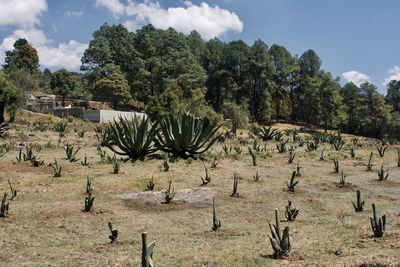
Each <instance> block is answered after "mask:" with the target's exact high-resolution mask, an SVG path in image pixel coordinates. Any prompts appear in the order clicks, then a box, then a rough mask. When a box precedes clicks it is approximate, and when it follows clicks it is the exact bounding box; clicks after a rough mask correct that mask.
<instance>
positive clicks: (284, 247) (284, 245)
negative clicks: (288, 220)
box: [269, 209, 292, 259]
mask: <svg viewBox="0 0 400 267" xmlns="http://www.w3.org/2000/svg"><path fill="white" fill-rule="evenodd" d="M269 229H270V230H271V235H269V241H270V242H271V246H272V249H273V250H274V255H273V256H274V258H276V259H278V258H281V257H283V256H287V255H288V254H289V252H290V250H291V248H292V246H291V244H290V237H289V226H286V227H285V229H284V230H283V235H282V233H281V229H280V227H279V218H278V210H277V209H275V225H273V224H271V223H269Z"/></svg>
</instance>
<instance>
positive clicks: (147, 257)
mask: <svg viewBox="0 0 400 267" xmlns="http://www.w3.org/2000/svg"><path fill="white" fill-rule="evenodd" d="M155 246H156V242H155V241H154V242H152V243H150V245H147V233H146V232H144V233H142V267H152V266H154V262H153V254H154V247H155Z"/></svg>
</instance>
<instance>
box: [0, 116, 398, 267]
mask: <svg viewBox="0 0 400 267" xmlns="http://www.w3.org/2000/svg"><path fill="white" fill-rule="evenodd" d="M28 121H29V120H28ZM74 124H75V126H73V125H74ZM70 125H71V127H70V131H69V132H68V134H67V135H66V137H64V138H63V141H64V142H66V141H68V142H69V143H71V144H74V145H75V146H79V147H81V150H80V151H79V152H78V157H79V158H80V159H83V157H84V156H85V155H87V158H88V161H89V163H90V165H89V166H82V165H81V164H80V160H79V161H77V162H75V163H70V162H69V161H67V160H66V159H65V152H64V149H63V144H62V143H61V144H60V145H59V146H57V139H58V137H57V133H55V132H54V131H51V130H45V131H43V132H42V131H37V130H35V131H34V130H32V127H29V126H28V125H26V124H16V125H14V126H13V127H12V129H11V130H10V134H9V136H8V137H6V138H5V139H0V143H12V148H11V150H10V151H9V152H8V153H6V154H5V155H4V156H3V157H1V158H0V170H1V171H0V193H1V194H3V193H4V192H8V193H10V189H9V185H8V179H10V180H11V182H12V184H13V186H14V187H15V188H16V189H17V192H18V193H17V198H16V199H15V200H11V201H10V213H9V215H8V217H6V218H0V228H1V238H0V248H1V249H0V265H1V266H139V265H140V259H141V237H140V234H141V232H143V231H147V232H148V239H149V241H152V240H156V247H155V254H154V258H153V259H154V262H155V265H156V266H361V265H362V264H364V265H362V266H368V264H370V266H378V264H381V265H380V266H386V265H393V266H395V265H396V264H397V265H398V264H399V263H400V254H399V252H400V216H399V215H400V168H398V167H397V150H396V149H397V147H395V146H390V147H389V149H388V150H387V151H386V154H385V156H384V157H383V158H380V157H379V156H378V153H377V150H376V148H375V145H373V143H372V142H373V141H374V140H366V139H365V138H360V140H361V142H362V143H363V144H365V146H364V147H356V148H355V153H356V157H355V158H351V157H350V148H351V141H350V140H351V139H352V138H354V137H353V136H345V140H346V141H347V142H346V144H345V145H344V147H343V148H342V149H341V150H340V151H335V150H334V149H333V148H332V147H331V145H329V144H322V145H321V147H320V148H318V150H317V151H314V152H310V153H307V152H306V151H305V145H304V147H298V148H297V149H296V153H297V154H296V158H295V160H294V163H293V164H289V163H288V159H287V157H288V156H287V155H288V154H287V153H282V154H280V153H278V152H277V149H276V143H277V142H276V141H268V142H267V147H268V151H267V153H263V154H264V156H259V157H258V166H256V167H254V166H252V160H251V157H250V155H249V152H248V149H247V147H248V146H251V145H252V142H253V141H252V140H251V139H249V138H248V134H247V132H243V133H242V136H243V137H244V139H245V140H247V141H248V142H249V143H248V144H242V145H241V144H239V141H238V140H237V139H233V140H227V141H226V142H225V143H224V144H216V145H214V146H213V149H212V150H211V151H210V153H208V154H207V155H206V159H207V162H206V165H207V166H208V167H209V166H210V164H211V154H217V153H219V152H220V151H222V145H226V146H228V147H231V146H240V147H242V148H243V152H242V153H241V154H239V155H235V154H236V153H234V152H233V153H232V154H233V155H230V156H223V155H222V157H221V159H220V163H219V165H218V166H217V167H216V168H214V169H211V168H210V167H209V170H210V172H211V174H212V181H211V183H210V184H208V185H206V187H207V188H211V189H213V190H214V191H215V198H216V206H217V207H216V208H217V211H218V214H219V218H220V220H221V223H222V227H221V229H220V230H219V231H216V232H214V231H212V229H211V227H212V206H211V205H210V204H209V203H208V202H207V203H203V204H202V205H199V204H188V203H184V202H181V201H180V202H173V203H172V204H162V203H148V202H143V201H142V202H140V201H132V200H122V199H120V198H117V197H116V196H117V195H119V194H123V193H131V192H142V191H144V189H145V186H146V184H147V181H148V180H149V179H150V178H151V177H152V176H153V177H154V180H155V190H156V191H160V190H164V189H165V188H167V186H168V182H169V180H172V187H173V188H174V189H175V190H182V189H194V188H200V187H201V186H200V184H201V179H200V177H201V176H204V168H203V163H202V161H200V160H197V161H196V160H193V161H190V160H180V161H178V162H172V163H170V170H169V171H168V172H164V171H163V170H162V165H163V161H162V160H160V159H159V160H157V159H152V160H146V161H144V162H140V161H138V162H136V163H130V162H126V163H121V170H120V173H119V174H113V173H112V164H109V163H101V161H100V157H99V156H98V154H97V151H96V146H97V139H96V137H95V133H94V131H93V125H91V124H88V123H83V122H76V121H75V122H74V123H70ZM82 127H83V128H86V129H87V130H88V132H87V133H86V134H85V136H84V138H78V137H77V134H76V133H75V132H74V128H82ZM274 127H275V128H279V129H289V128H295V127H296V126H292V125H286V124H280V125H275V126H274ZM302 135H304V137H306V136H307V134H302ZM49 141H50V142H51V144H52V145H50V144H49V143H48V142H49ZM21 142H27V143H37V144H41V149H34V154H35V155H36V156H38V157H40V159H42V160H44V162H45V164H44V165H43V166H40V167H33V166H32V165H31V163H30V162H17V160H16V157H17V156H18V151H19V150H18V148H16V147H15V145H16V144H19V143H21ZM46 143H47V146H46ZM260 144H262V145H263V144H264V142H260ZM289 145H290V144H289ZM323 148H324V149H325V154H326V160H324V161H321V160H320V159H319V157H320V151H321V150H322V149H323ZM38 150H39V151H38ZM105 150H106V149H105ZM106 151H107V153H108V155H110V156H112V154H111V152H110V151H108V150H106ZM371 151H373V152H374V156H373V159H372V162H373V164H374V165H373V168H372V171H370V172H367V171H366V167H365V166H361V164H360V163H366V162H367V161H368V157H369V154H370V152H371ZM332 158H338V159H339V163H340V168H341V169H342V170H343V171H344V172H345V173H346V175H347V183H348V184H346V185H345V186H344V187H340V186H339V184H338V183H339V178H340V174H337V173H333V161H332ZM54 159H57V161H58V162H59V164H60V165H61V166H62V176H61V177H60V178H53V168H52V166H49V163H53V162H54ZM297 164H299V165H300V166H301V167H302V169H301V174H302V175H301V177H299V178H297V179H298V180H299V184H298V186H297V187H296V190H295V192H288V191H287V186H286V184H287V182H288V181H289V179H290V177H291V174H292V171H293V169H294V168H295V167H296V165H297ZM381 164H384V167H385V169H388V170H389V173H390V174H389V178H388V179H387V180H386V181H382V182H381V181H378V176H377V170H378V169H379V168H380V166H381ZM257 170H258V172H259V175H260V181H259V182H255V181H254V180H253V175H254V174H255V173H256V171H257ZM235 172H236V173H238V176H239V177H240V181H239V186H238V187H239V192H240V196H239V197H237V198H235V197H230V194H231V191H232V183H233V175H234V173H235ZM87 176H89V177H91V178H92V179H93V187H94V195H95V200H94V206H93V209H92V211H91V212H82V209H83V207H84V197H85V186H86V177H87ZM356 190H360V191H361V196H362V198H363V199H364V200H365V202H366V205H365V211H364V212H362V213H355V212H354V209H353V205H352V201H355V200H356ZM288 200H291V201H292V202H293V206H294V207H295V208H297V209H299V210H300V214H299V216H298V217H297V218H296V220H295V221H294V222H286V219H285V214H284V211H285V206H286V205H287V201H288ZM372 203H375V204H376V206H377V210H378V213H379V214H380V215H383V214H386V216H387V227H386V228H387V229H386V234H385V236H384V237H383V238H374V237H373V234H372V230H371V226H370V222H369V217H370V216H371V204H372ZM275 208H277V209H278V210H279V214H280V219H281V220H282V221H281V226H286V225H289V226H290V237H291V243H292V250H291V252H290V254H289V256H288V257H286V258H283V259H279V260H276V259H273V258H272V257H271V255H272V253H273V250H272V248H271V245H270V242H269V239H268V234H269V233H270V231H269V226H268V222H269V221H271V222H272V221H273V220H274V209H275ZM109 221H111V222H112V224H113V226H114V227H115V228H117V229H118V230H119V237H118V242H117V243H114V244H110V240H109V239H108V236H109V229H108V227H107V223H108V222H109ZM374 264H375V265H374Z"/></svg>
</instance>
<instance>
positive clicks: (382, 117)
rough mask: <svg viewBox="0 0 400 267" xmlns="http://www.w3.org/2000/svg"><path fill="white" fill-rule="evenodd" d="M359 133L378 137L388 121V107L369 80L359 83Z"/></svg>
mask: <svg viewBox="0 0 400 267" xmlns="http://www.w3.org/2000/svg"><path fill="white" fill-rule="evenodd" d="M360 89H361V98H360V104H359V105H360V107H361V108H360V109H361V111H360V112H361V114H362V118H361V120H360V122H359V123H360V134H364V135H369V136H371V137H375V138H379V137H381V136H382V135H383V134H384V132H383V129H384V128H385V127H386V125H387V123H388V121H390V112H389V110H390V107H389V106H388V105H386V104H385V99H384V97H383V96H382V95H380V94H379V93H378V91H377V87H376V86H375V85H373V84H371V83H369V82H364V83H363V84H361V85H360Z"/></svg>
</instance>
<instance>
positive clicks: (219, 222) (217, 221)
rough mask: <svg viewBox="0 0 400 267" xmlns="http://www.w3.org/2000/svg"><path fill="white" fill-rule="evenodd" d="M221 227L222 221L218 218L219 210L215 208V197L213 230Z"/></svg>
mask: <svg viewBox="0 0 400 267" xmlns="http://www.w3.org/2000/svg"><path fill="white" fill-rule="evenodd" d="M219 228H221V221H220V220H219V219H218V215H217V211H216V209H215V197H213V226H212V230H213V231H217V230H218V229H219Z"/></svg>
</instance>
